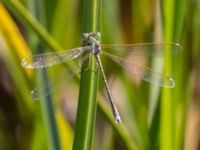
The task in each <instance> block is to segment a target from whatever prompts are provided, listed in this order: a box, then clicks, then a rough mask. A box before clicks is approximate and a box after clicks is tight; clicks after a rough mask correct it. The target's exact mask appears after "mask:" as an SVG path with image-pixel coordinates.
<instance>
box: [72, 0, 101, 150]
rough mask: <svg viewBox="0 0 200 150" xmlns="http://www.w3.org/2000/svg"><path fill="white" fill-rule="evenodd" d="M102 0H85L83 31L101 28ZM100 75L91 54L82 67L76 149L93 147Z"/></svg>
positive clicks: (74, 146)
mask: <svg viewBox="0 0 200 150" xmlns="http://www.w3.org/2000/svg"><path fill="white" fill-rule="evenodd" d="M100 4H101V0H85V1H84V16H83V32H97V31H99V30H100ZM97 79H98V75H97V72H96V69H95V60H94V57H93V56H91V57H90V58H89V59H88V60H87V61H86V62H85V63H84V64H83V67H82V73H81V84H80V94H79V103H78V111H77V120H76V130H75V137H74V143H73V149H74V150H80V149H81V150H90V149H92V143H93V134H94V128H95V122H96V106H97V101H96V94H97Z"/></svg>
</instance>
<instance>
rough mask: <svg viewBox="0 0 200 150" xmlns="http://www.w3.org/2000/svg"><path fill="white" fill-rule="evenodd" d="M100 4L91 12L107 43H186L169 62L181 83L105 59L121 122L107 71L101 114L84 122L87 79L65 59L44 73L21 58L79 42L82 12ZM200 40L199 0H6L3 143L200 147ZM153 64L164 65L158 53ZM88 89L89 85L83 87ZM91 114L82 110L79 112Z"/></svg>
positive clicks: (1, 33)
mask: <svg viewBox="0 0 200 150" xmlns="http://www.w3.org/2000/svg"><path fill="white" fill-rule="evenodd" d="M90 4H91V5H90ZM94 6H96V7H94ZM95 9H97V10H100V12H101V15H99V16H98V15H96V16H95V14H91V17H96V18H97V19H98V21H97V22H98V23H97V26H99V28H100V31H101V35H102V39H101V41H102V43H145V42H162V41H164V42H172V41H173V42H178V43H180V44H181V45H182V48H183V49H182V53H181V54H179V55H176V56H173V58H165V61H164V66H165V67H164V72H165V73H166V74H170V75H171V74H172V75H173V78H174V79H175V81H176V87H175V88H173V89H165V88H161V87H157V86H154V85H150V84H148V83H145V82H141V81H135V80H134V79H132V78H130V77H129V76H128V75H127V74H126V73H125V72H123V71H122V70H121V69H120V68H118V67H117V66H113V65H112V69H110V66H111V64H109V63H107V62H106V63H104V67H105V70H106V72H107V77H108V79H109V83H110V85H111V88H112V93H113V95H114V97H115V98H116V103H117V105H118V107H119V110H120V113H121V116H122V120H123V123H122V124H121V125H117V124H115V122H114V120H113V118H112V115H111V111H110V108H109V106H108V104H107V102H106V101H105V100H104V99H105V98H104V96H102V93H103V92H104V86H103V84H102V83H101V81H102V80H101V77H99V88H98V92H97V95H98V96H97V97H98V107H97V113H95V112H96V108H95V107H96V103H95V102H94V104H93V105H91V108H92V109H91V110H92V111H91V112H90V114H93V115H90V114H88V115H86V120H87V121H85V120H84V119H82V120H83V121H82V122H83V124H82V122H81V121H77V123H76V111H77V103H78V95H79V85H80V84H81V86H82V87H87V86H88V85H84V84H83V83H84V82H81V83H79V77H75V80H68V78H67V75H66V77H65V75H63V77H62V73H61V72H62V70H63V69H64V68H66V67H67V64H64V65H59V66H56V67H52V68H50V69H46V70H43V71H38V72H35V71H33V70H25V69H24V68H22V66H21V60H22V59H23V58H24V57H26V56H31V55H33V54H39V53H44V52H49V51H61V50H63V49H71V48H75V47H79V46H80V45H81V33H82V31H83V30H84V29H83V28H84V27H83V26H84V25H85V26H87V24H89V23H90V22H89V21H88V20H90V18H88V16H84V14H83V12H84V11H85V12H87V11H88V10H95ZM88 26H89V25H88ZM91 30H92V29H91ZM199 41H200V1H199V0H190V1H186V0H167V1H164V0H163V1H159V0H126V1H125V0H109V1H108V0H84V1H80V0H73V1H72V0H56V1H55V0H1V1H0V149H1V150H13V149H15V150H44V149H53V150H54V149H55V150H59V149H63V150H64V149H65V150H66V149H72V147H73V149H79V150H80V149H90V148H92V149H95V150H112V149H113V150H120V149H123V150H124V149H131V150H148V149H149V150H156V149H159V150H183V149H184V150H198V149H200V128H199V123H200V116H199V114H200V112H199V110H200V109H199V108H200V86H199V85H200V84H199V83H200V68H199V67H200V66H199V64H200V42H199ZM148 66H149V67H151V68H153V69H154V70H157V69H158V70H161V69H162V68H160V62H159V61H158V60H157V59H156V58H152V59H151V60H150V61H149V63H148ZM61 77H62V79H63V80H61V82H62V83H65V85H63V86H62V87H61V88H57V87H54V86H57V85H59V84H53V85H52V86H51V87H52V89H56V92H54V93H53V94H51V95H49V96H48V97H43V98H42V99H41V100H39V101H34V100H32V98H31V95H30V90H31V89H33V88H34V87H37V86H38V85H44V84H45V83H46V80H47V79H49V80H51V81H52V80H55V79H56V78H61ZM56 82H57V80H56ZM97 85H98V82H97V84H96V87H97ZM94 88H95V87H94ZM86 91H87V90H86ZM81 92H82V93H85V91H84V90H83V88H80V93H81ZM89 92H91V91H89ZM92 92H95V90H92ZM94 95H95V94H94ZM81 99H83V100H84V97H81V96H80V97H79V101H80V100H81ZM79 105H83V107H85V105H84V104H79ZM85 109H86V110H87V108H85ZM89 109H90V108H89ZM80 112H84V110H82V111H80ZM95 114H97V117H95V116H96V115H95ZM91 116H92V117H91ZM83 117H84V116H82V114H80V113H78V115H77V118H79V119H77V120H80V118H83ZM95 118H96V119H95ZM84 122H89V124H84ZM80 129H83V130H84V131H87V132H84V133H80V131H81V130H80ZM93 129H95V130H94V133H93ZM80 134H81V136H79V135H80ZM74 137H75V139H76V140H74ZM77 137H80V138H77ZM73 141H75V142H74V146H73ZM92 143H93V144H92ZM83 145H84V147H81V146H83Z"/></svg>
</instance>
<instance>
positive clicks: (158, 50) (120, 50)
mask: <svg viewBox="0 0 200 150" xmlns="http://www.w3.org/2000/svg"><path fill="white" fill-rule="evenodd" d="M101 47H102V49H103V51H107V52H110V53H112V54H116V55H118V56H123V55H135V56H163V55H173V54H176V53H179V52H180V51H181V49H182V48H181V45H180V44H178V43H161V44H159V43H141V44H113V45H112V44H111V45H109V44H108V45H101Z"/></svg>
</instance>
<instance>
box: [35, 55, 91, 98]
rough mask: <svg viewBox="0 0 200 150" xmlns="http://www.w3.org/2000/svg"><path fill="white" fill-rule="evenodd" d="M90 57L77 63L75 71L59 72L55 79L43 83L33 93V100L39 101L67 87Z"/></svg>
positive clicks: (67, 69) (66, 69)
mask: <svg viewBox="0 0 200 150" xmlns="http://www.w3.org/2000/svg"><path fill="white" fill-rule="evenodd" d="M88 57H89V55H86V56H84V57H83V58H82V59H81V60H80V62H77V64H76V65H75V64H74V67H73V71H72V70H71V69H70V68H65V69H64V70H63V71H62V72H59V73H58V74H57V76H56V77H55V78H54V79H52V80H46V81H43V82H42V83H41V84H39V86H38V87H36V88H34V89H33V90H32V91H31V96H32V98H33V99H35V100H37V99H40V98H42V96H45V97H46V96H48V95H50V94H52V93H54V92H55V91H56V90H58V89H60V88H61V87H63V86H64V85H66V84H67V82H69V81H70V80H71V79H73V78H74V76H76V75H78V74H79V73H80V72H81V66H82V64H83V63H84V61H85V60H86V59H87V58H88Z"/></svg>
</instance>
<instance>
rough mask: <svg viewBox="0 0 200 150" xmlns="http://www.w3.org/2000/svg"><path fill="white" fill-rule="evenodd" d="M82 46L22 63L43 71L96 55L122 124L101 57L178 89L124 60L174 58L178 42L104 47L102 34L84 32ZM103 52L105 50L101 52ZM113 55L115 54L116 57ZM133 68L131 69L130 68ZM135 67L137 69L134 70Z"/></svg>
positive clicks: (165, 80)
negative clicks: (171, 56)
mask: <svg viewBox="0 0 200 150" xmlns="http://www.w3.org/2000/svg"><path fill="white" fill-rule="evenodd" d="M82 36H83V45H86V46H83V47H79V48H74V49H71V50H66V51H62V52H54V53H45V54H40V55H35V56H33V57H28V58H24V59H23V60H22V66H23V67H24V68H29V69H40V68H47V67H50V66H53V65H57V64H61V63H64V62H68V61H70V60H73V59H75V58H79V57H80V58H81V56H82V54H83V53H84V52H88V55H86V56H84V58H87V57H89V54H91V53H92V54H93V56H94V57H95V60H96V63H97V65H98V68H99V70H100V72H101V75H102V78H103V81H104V83H105V88H106V91H107V95H108V100H109V102H110V105H111V108H112V112H113V115H114V118H115V121H116V122H117V123H119V122H120V121H121V119H120V115H119V113H118V110H117V107H116V106H115V103H114V100H113V97H112V94H111V91H110V88H109V86H108V82H107V80H106V76H105V73H104V69H103V65H102V62H101V58H100V57H101V56H102V55H105V56H107V57H108V58H110V59H112V60H113V61H115V62H117V64H119V65H120V66H122V67H123V68H125V69H127V70H130V69H131V72H134V73H135V74H136V75H138V74H139V76H140V78H141V79H143V80H145V81H148V82H150V83H153V84H157V85H160V86H162V87H166V88H173V87H175V82H174V80H173V78H171V77H168V76H165V75H163V74H161V73H157V72H154V71H152V70H151V69H148V68H143V67H140V66H138V65H135V64H134V63H133V62H130V61H127V60H125V59H124V57H127V56H131V55H133V56H158V57H159V56H164V55H173V54H175V53H178V52H180V50H181V46H180V44H178V43H168V44H156V43H146V44H121V45H119V44H116V45H115V44H113V45H110V44H108V45H103V44H100V33H99V32H96V33H83V35H82ZM101 49H103V51H101ZM112 53H115V55H113V54H112ZM84 60H85V59H84ZM130 66H131V67H130ZM132 66H134V67H132ZM38 93H39V92H38V89H34V90H32V92H31V94H32V95H36V96H37V95H38Z"/></svg>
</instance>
